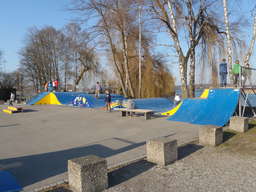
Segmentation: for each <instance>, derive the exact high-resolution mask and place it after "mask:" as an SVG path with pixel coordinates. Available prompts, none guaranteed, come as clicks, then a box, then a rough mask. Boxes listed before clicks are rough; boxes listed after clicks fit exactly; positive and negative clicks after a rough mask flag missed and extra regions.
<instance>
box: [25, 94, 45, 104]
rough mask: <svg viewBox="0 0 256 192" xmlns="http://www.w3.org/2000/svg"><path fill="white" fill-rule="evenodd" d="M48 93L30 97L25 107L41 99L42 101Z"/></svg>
mask: <svg viewBox="0 0 256 192" xmlns="http://www.w3.org/2000/svg"><path fill="white" fill-rule="evenodd" d="M48 94H49V92H41V93H39V94H38V95H36V96H34V97H32V99H30V100H29V101H28V102H27V105H34V104H35V103H36V102H38V101H40V100H41V99H43V98H44V97H45V96H46V95H48Z"/></svg>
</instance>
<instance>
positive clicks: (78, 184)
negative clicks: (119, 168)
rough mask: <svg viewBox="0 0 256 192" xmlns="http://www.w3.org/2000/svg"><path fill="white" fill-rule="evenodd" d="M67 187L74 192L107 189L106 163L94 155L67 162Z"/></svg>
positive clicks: (93, 191) (95, 191) (94, 191)
mask: <svg viewBox="0 0 256 192" xmlns="http://www.w3.org/2000/svg"><path fill="white" fill-rule="evenodd" d="M68 180H69V186H70V188H71V189H72V190H73V191H74V192H98V191H103V190H104V189H106V188H107V187H108V175H107V161H106V160H105V159H104V158H100V157H97V156H95V155H89V156H86V157H80V158H76V159H71V160H68Z"/></svg>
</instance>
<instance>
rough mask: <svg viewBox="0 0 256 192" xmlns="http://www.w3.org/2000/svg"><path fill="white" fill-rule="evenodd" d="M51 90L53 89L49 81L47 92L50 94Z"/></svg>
mask: <svg viewBox="0 0 256 192" xmlns="http://www.w3.org/2000/svg"><path fill="white" fill-rule="evenodd" d="M52 89H53V87H52V81H49V83H48V91H50V92H52Z"/></svg>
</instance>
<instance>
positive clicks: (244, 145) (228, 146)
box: [217, 126, 256, 155]
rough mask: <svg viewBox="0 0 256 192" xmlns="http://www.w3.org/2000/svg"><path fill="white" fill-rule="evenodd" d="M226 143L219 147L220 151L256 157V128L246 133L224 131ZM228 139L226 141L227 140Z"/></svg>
mask: <svg viewBox="0 0 256 192" xmlns="http://www.w3.org/2000/svg"><path fill="white" fill-rule="evenodd" d="M223 138H224V143H223V144H221V145H220V146H219V147H217V150H219V151H229V152H235V153H241V154H246V155H256V127H255V126H253V128H252V129H249V130H248V131H247V132H246V133H236V132H233V131H230V130H226V131H224V134H223ZM225 139H226V140H225Z"/></svg>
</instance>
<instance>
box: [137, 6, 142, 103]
mask: <svg viewBox="0 0 256 192" xmlns="http://www.w3.org/2000/svg"><path fill="white" fill-rule="evenodd" d="M141 87H142V74H141V6H140V7H139V90H138V97H139V98H141Z"/></svg>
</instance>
